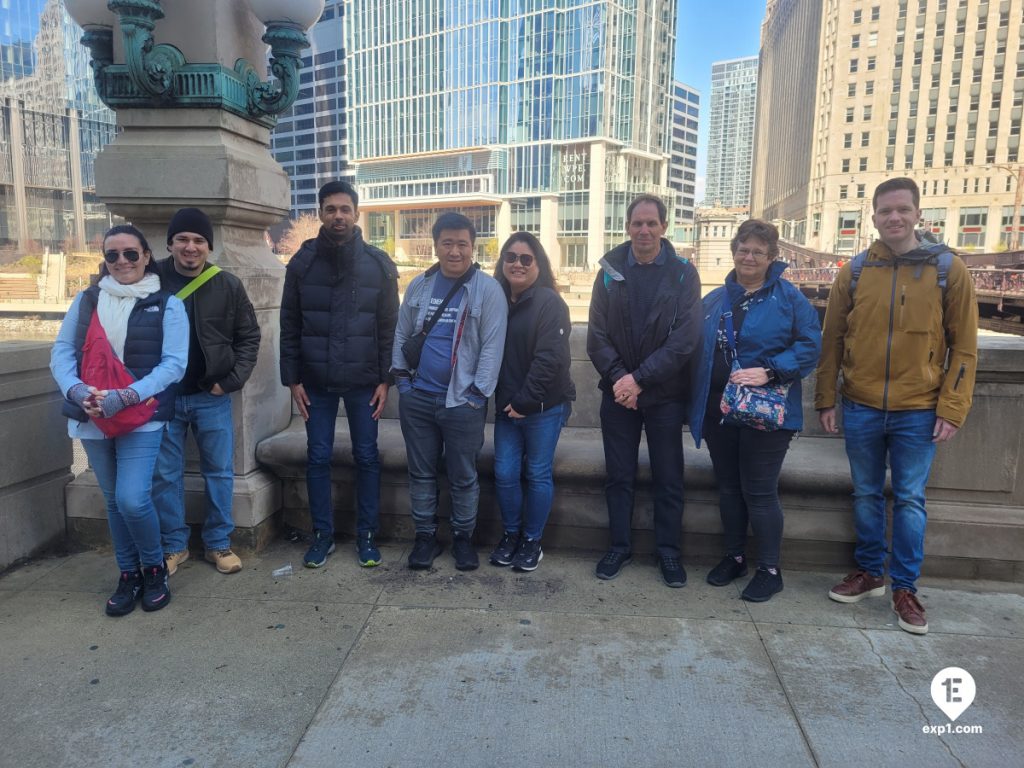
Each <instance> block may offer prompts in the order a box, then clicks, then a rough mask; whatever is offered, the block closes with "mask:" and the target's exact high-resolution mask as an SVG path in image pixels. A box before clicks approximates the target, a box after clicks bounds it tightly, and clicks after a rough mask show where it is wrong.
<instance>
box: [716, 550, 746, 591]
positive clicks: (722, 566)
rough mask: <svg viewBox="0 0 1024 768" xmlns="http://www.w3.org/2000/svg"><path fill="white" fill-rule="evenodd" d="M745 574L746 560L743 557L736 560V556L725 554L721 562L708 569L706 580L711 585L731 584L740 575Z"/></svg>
mask: <svg viewBox="0 0 1024 768" xmlns="http://www.w3.org/2000/svg"><path fill="white" fill-rule="evenodd" d="M746 575H747V560H746V558H743V559H742V560H740V561H739V562H736V558H735V557H732V556H731V555H727V556H725V557H723V558H722V562H720V563H719V564H718V565H716V566H715V567H714V568H712V569H711V570H710V571H708V577H707V582H708V584H710V585H711V586H713V587H724V586H726V585H728V584H732V583H733V582H734V581H735V580H736V579H738V578H739V577H740V576H746Z"/></svg>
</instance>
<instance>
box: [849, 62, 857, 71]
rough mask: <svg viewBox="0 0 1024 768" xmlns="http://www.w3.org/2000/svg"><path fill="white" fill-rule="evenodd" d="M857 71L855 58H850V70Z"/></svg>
mask: <svg viewBox="0 0 1024 768" xmlns="http://www.w3.org/2000/svg"><path fill="white" fill-rule="evenodd" d="M856 71H857V59H850V72H856Z"/></svg>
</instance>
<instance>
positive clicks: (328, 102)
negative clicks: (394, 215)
mask: <svg viewBox="0 0 1024 768" xmlns="http://www.w3.org/2000/svg"><path fill="white" fill-rule="evenodd" d="M344 8H345V4H344V3H342V2H340V0H328V3H327V5H326V6H324V12H323V14H322V15H321V16H320V20H319V21H318V22H317V23H316V24H315V25H314V26H313V28H312V29H311V30H309V33H308V37H309V40H310V47H309V49H308V50H306V51H305V55H304V56H303V57H302V70H301V74H300V75H299V80H300V82H299V95H298V98H296V99H295V103H294V104H292V106H291V109H289V110H288V111H287V112H284V113H283V114H282V115H281V116H280V119H279V120H278V122H277V127H275V128H274V132H273V134H271V142H270V146H271V150H272V151H273V153H274V157H275V158H276V159H277V161H278V162H279V163H281V166H282V167H283V168H284V169H285V171H287V172H288V176H289V177H290V179H291V203H290V207H291V215H292V217H293V218H294V217H297V216H299V215H300V214H302V213H315V212H316V210H317V207H318V206H317V196H316V193H317V190H318V189H319V188H320V187H321V186H323V185H324V184H325V183H327V182H328V181H336V180H337V179H345V180H347V181H351V180H352V172H351V170H350V169H349V167H348V161H347V157H346V146H347V144H348V134H347V131H346V127H345V44H344V37H343V29H344V26H345V24H344V21H343V16H344Z"/></svg>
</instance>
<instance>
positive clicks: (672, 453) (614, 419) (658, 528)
mask: <svg viewBox="0 0 1024 768" xmlns="http://www.w3.org/2000/svg"><path fill="white" fill-rule="evenodd" d="M685 413H686V406H685V404H684V403H681V402H667V403H662V404H660V405H653V406H649V407H647V408H640V409H638V410H635V411H634V410H631V409H629V408H624V407H623V406H621V405H618V404H617V403H616V402H615V399H614V397H613V396H612V395H610V394H609V393H608V392H604V393H602V397H601V437H602V439H603V441H604V463H605V475H606V478H607V479H606V482H605V486H604V494H605V499H606V501H607V503H608V526H609V528H610V530H611V549H612V551H613V552H629V551H631V545H630V529H631V527H632V520H633V495H634V491H633V486H634V484H635V482H636V465H637V457H638V455H639V452H640V432H641V430H643V431H644V432H646V434H647V450H648V452H649V453H650V457H651V474H652V476H653V480H654V540H655V543H656V544H657V547H658V555H659V556H660V557H679V539H680V537H681V536H682V530H683V419H684V416H685Z"/></svg>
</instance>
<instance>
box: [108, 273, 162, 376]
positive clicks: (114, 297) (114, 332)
mask: <svg viewBox="0 0 1024 768" xmlns="http://www.w3.org/2000/svg"><path fill="white" fill-rule="evenodd" d="M159 290H160V278H159V277H158V276H157V275H155V274H153V273H152V272H147V273H146V274H145V275H144V276H143V278H142V279H141V280H139V282H137V283H131V284H130V285H125V284H124V283H119V282H117V280H115V279H114V278H113V277H111V276H110V275H106V276H105V277H104V278H103V279H102V280H100V299H99V302H98V303H97V305H96V311H97V312H98V313H99V318H100V325H102V326H103V330H104V331H105V332H106V334H107V339H108V340H109V341H110V346H112V347H113V348H114V354H115V355H117V357H118V359H119V360H120V361H121V362H124V340H125V338H126V337H127V336H128V316H129V315H130V314H131V313H132V309H134V307H135V302H136V301H138V300H139V299H144V298H146V297H147V296H149V295H150V294H151V293H156V292H157V291H159Z"/></svg>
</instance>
